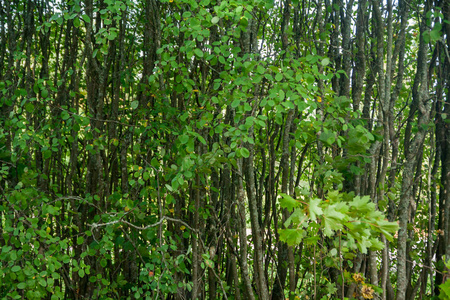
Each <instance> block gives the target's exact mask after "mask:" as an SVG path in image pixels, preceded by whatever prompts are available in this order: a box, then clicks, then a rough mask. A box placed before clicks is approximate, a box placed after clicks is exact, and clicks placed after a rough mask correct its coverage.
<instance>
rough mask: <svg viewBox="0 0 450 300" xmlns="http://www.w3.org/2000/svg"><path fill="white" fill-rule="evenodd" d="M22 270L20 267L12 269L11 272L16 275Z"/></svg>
mask: <svg viewBox="0 0 450 300" xmlns="http://www.w3.org/2000/svg"><path fill="white" fill-rule="evenodd" d="M20 269H22V268H21V267H20V266H14V267H12V268H11V271H12V272H14V273H16V272H19V271H20Z"/></svg>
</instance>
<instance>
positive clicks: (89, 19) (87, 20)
mask: <svg viewBox="0 0 450 300" xmlns="http://www.w3.org/2000/svg"><path fill="white" fill-rule="evenodd" d="M81 17H82V18H83V20H84V21H85V22H86V23H91V18H89V16H88V15H82V16H81Z"/></svg>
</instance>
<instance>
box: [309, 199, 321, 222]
mask: <svg viewBox="0 0 450 300" xmlns="http://www.w3.org/2000/svg"><path fill="white" fill-rule="evenodd" d="M321 201H322V200H320V199H318V198H315V199H311V200H310V201H309V209H308V211H309V217H310V218H311V220H313V221H315V220H316V218H317V216H321V215H322V214H323V210H322V208H320V206H319V205H320V202H321Z"/></svg>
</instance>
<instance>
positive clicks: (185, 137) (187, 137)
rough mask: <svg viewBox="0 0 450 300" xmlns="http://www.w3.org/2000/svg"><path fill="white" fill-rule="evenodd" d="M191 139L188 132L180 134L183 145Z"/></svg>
mask: <svg viewBox="0 0 450 300" xmlns="http://www.w3.org/2000/svg"><path fill="white" fill-rule="evenodd" d="M188 141H189V136H188V135H186V134H183V135H182V136H180V142H181V144H182V145H184V144H186V143H187V142H188Z"/></svg>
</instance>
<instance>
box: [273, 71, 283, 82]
mask: <svg viewBox="0 0 450 300" xmlns="http://www.w3.org/2000/svg"><path fill="white" fill-rule="evenodd" d="M282 79H283V74H281V73H278V74H277V75H275V80H276V81H281V80H282Z"/></svg>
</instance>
